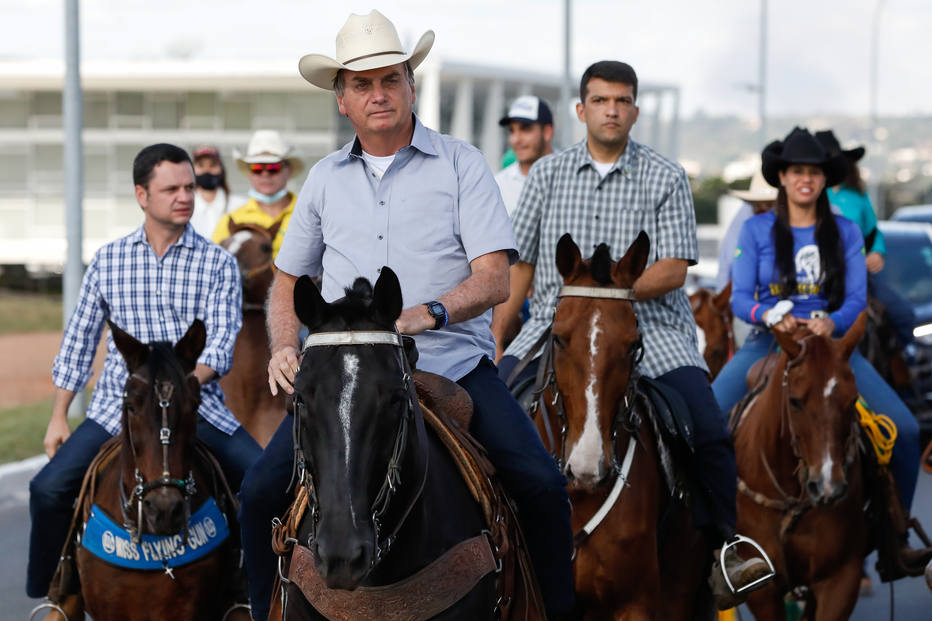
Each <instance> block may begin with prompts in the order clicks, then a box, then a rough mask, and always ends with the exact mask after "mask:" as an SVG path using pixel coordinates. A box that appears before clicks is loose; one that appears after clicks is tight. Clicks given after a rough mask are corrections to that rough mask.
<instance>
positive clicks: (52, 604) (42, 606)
mask: <svg viewBox="0 0 932 621" xmlns="http://www.w3.org/2000/svg"><path fill="white" fill-rule="evenodd" d="M45 609H49V610H54V611H55V612H57V613H58V614H60V615H61V616H62V617H63V618H64V619H65V621H71V620H70V619H69V618H68V614H67V613H66V612H65V611H64V610H62V607H61V606H59V605H58V604H56V603H55V602H52V601H47V602H42V603H41V604H39V605H38V606H36V607H35V608H33V609H32V610H30V611H29V618H28V619H27V620H26V621H32V620H33V619H35V617H36V615H37V614H39V612H40V611H42V610H45Z"/></svg>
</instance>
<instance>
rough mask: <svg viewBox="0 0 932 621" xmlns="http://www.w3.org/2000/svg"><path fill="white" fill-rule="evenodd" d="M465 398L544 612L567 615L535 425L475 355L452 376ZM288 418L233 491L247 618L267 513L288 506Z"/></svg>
mask: <svg viewBox="0 0 932 621" xmlns="http://www.w3.org/2000/svg"><path fill="white" fill-rule="evenodd" d="M458 383H459V384H460V386H462V387H463V388H465V389H466V392H468V393H469V396H470V397H472V400H473V409H474V413H473V419H472V425H471V427H470V432H471V433H472V435H473V436H474V437H475V438H476V439H477V440H478V441H479V442H480V443H482V445H483V446H484V447H485V449H486V451H487V452H488V455H489V459H490V460H491V461H492V463H493V464H494V465H495V468H496V470H497V472H498V475H499V477H500V478H501V480H502V482H503V483H504V485H505V487H506V488H507V489H508V492H509V493H510V494H511V495H512V497H513V498H514V500H515V502H516V503H517V505H518V509H519V511H520V514H521V515H522V516H524V518H525V519H523V520H522V522H521V526H522V528H523V529H524V535H525V537H526V538H527V542H528V547H529V548H530V551H531V557H532V560H533V562H534V568H535V570H536V572H537V578H538V580H539V581H540V585H541V592H542V594H543V596H544V602H545V603H546V605H547V609H548V611H550V612H551V613H556V612H567V611H569V610H570V609H571V608H572V606H573V602H574V597H575V595H574V592H573V576H572V566H571V565H572V553H573V542H572V531H571V527H570V504H569V499H568V497H567V494H566V489H565V485H566V480H565V479H564V478H563V475H561V474H560V471H559V470H558V469H557V466H556V462H554V460H553V458H552V457H551V456H550V455H549V454H548V453H547V451H546V450H545V449H544V446H543V444H541V441H540V437H539V436H538V435H537V430H536V429H535V428H534V425H533V424H532V423H531V420H530V419H529V418H528V417H527V415H526V414H525V413H524V411H523V410H522V409H521V408H520V406H518V404H517V402H515V400H514V399H513V398H512V396H511V394H510V393H509V392H508V390H507V389H506V388H505V385H504V384H503V383H502V382H501V380H499V379H498V374H497V372H496V369H495V365H493V364H492V362H491V361H490V360H489V359H488V358H483V359H482V360H481V361H480V362H479V364H478V365H477V366H476V368H475V369H473V370H472V371H471V372H470V373H469V374H467V375H466V376H465V377H463V378H462V379H460V380H459V382H458ZM293 424H294V421H293V418H292V417H291V416H290V415H289V416H286V417H285V420H284V421H282V424H281V426H279V428H278V431H276V432H275V435H274V436H272V439H271V440H270V441H269V444H268V445H267V446H266V447H265V451H263V453H262V456H261V457H260V458H259V459H258V460H257V461H256V463H255V465H254V466H253V467H252V468H251V469H250V470H249V472H247V473H246V477H245V478H244V480H243V486H242V488H241V489H240V493H239V498H240V528H241V529H242V538H243V550H244V552H245V558H246V574H247V576H248V578H249V601H250V604H251V606H252V614H253V618H255V619H265V618H266V617H268V613H269V604H270V602H271V598H272V584H273V582H274V578H275V572H276V566H277V562H278V560H277V557H276V556H275V554H274V553H273V552H272V548H271V546H270V544H269V541H270V539H271V536H272V528H271V523H272V518H274V517H280V516H281V515H282V514H283V513H284V512H285V510H286V509H287V508H288V505H289V504H290V499H289V498H288V496H287V494H286V493H285V490H286V488H287V487H288V482H289V480H290V477H291V469H292V459H293V456H294V452H293V451H294V449H293V445H292V438H291V428H292V425H293Z"/></svg>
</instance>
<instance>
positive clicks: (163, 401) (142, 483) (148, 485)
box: [120, 372, 197, 545]
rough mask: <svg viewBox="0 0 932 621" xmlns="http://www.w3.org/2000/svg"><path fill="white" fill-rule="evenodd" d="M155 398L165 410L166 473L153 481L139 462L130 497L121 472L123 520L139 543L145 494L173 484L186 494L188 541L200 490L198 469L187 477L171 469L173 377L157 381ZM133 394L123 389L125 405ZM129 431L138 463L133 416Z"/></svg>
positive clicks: (184, 540)
mask: <svg viewBox="0 0 932 621" xmlns="http://www.w3.org/2000/svg"><path fill="white" fill-rule="evenodd" d="M192 377H194V373H193V372H192V373H189V374H188V375H187V376H186V377H185V379H186V380H187V379H188V378H192ZM130 378H131V379H135V380H137V381H139V382H142V383H143V384H146V385H149V384H151V382H150V381H149V380H148V379H146V378H144V377H143V376H141V375H139V374H138V373H133V374H132V375H131V376H130ZM154 392H155V398H156V399H157V400H158V404H159V408H161V410H162V427H161V428H160V429H159V442H160V443H161V444H162V475H161V476H160V477H159V478H157V479H153V480H151V481H146V480H145V479H144V478H143V476H142V473H140V472H139V467H138V466H136V467H135V468H134V470H135V479H136V481H135V482H136V485H135V487H133V491H132V494H131V495H130V497H129V498H127V496H126V486H125V484H124V482H123V475H122V474H121V475H120V499H121V507H122V510H123V521H124V523H125V525H126V527H127V530H128V531H129V533H130V536H131V537H132V540H133V543H136V544H138V543H139V539H140V536H141V535H142V530H143V525H144V522H143V520H142V501H143V498H145V496H146V495H147V494H148V493H149V492H151V491H152V490H154V489H158V488H160V487H170V488H174V489H177V490H178V491H180V492H181V495H182V498H183V499H184V528H183V532H182V539H181V542H182V545H184V544H186V543H187V541H188V520H189V519H190V517H191V498H192V497H193V496H194V495H195V494H196V493H197V486H196V485H195V483H194V472H193V471H191V470H189V471H188V478H186V479H173V478H172V477H171V473H170V472H169V470H168V448H169V446H171V442H172V430H171V428H170V427H169V426H168V408H169V407H170V406H171V399H172V396H173V395H174V392H175V385H174V384H172V383H171V382H169V381H162V382H156V383H155V385H154ZM128 398H129V394H128V393H127V392H126V391H124V392H123V400H124V407H125V405H126V400H127V399H128ZM126 423H127V424H126V433H127V436H128V437H129V445H130V448H132V454H133V464H134V466H135V464H136V443H135V441H134V440H133V431H132V427H130V425H129V420H127V421H126ZM133 504H135V505H136V526H135V527H133V526H132V520H131V519H130V518H129V516H130V515H131V514H132V509H133Z"/></svg>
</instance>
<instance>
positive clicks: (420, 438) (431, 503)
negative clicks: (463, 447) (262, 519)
mask: <svg viewBox="0 0 932 621" xmlns="http://www.w3.org/2000/svg"><path fill="white" fill-rule="evenodd" d="M294 303H295V311H296V312H297V315H298V318H299V319H300V320H301V321H302V322H303V323H304V324H305V325H306V326H307V327H308V328H309V330H310V333H311V336H310V337H309V341H308V342H307V343H311V342H314V340H315V339H316V342H315V344H316V345H318V346H310V345H306V347H305V351H304V354H303V358H302V360H301V366H300V370H299V371H298V373H297V375H296V377H295V427H296V430H295V439H296V443H295V449H296V470H297V475H296V476H297V480H299V481H300V482H301V483H302V484H304V485H305V486H306V488H307V491H308V495H309V497H310V499H311V502H310V504H309V508H308V511H307V512H306V514H305V517H304V519H303V521H302V522H301V524H300V526H299V528H298V534H297V537H296V539H297V542H298V544H297V546H296V547H300V546H307V547H308V548H309V549H310V551H311V552H312V553H313V565H314V567H315V568H316V572H317V574H318V575H319V577H320V579H321V580H322V581H323V583H325V585H326V587H327V588H329V589H339V590H342V591H353V590H357V589H361V591H366V590H368V589H367V587H380V586H385V585H393V584H396V583H399V582H400V581H403V580H405V579H407V578H409V577H410V576H412V574H415V573H416V572H418V571H419V570H422V569H424V568H425V567H427V566H428V565H429V564H430V563H431V562H432V561H434V560H435V559H437V558H438V557H440V556H441V555H443V554H444V552H446V551H448V550H450V549H451V548H453V547H454V546H456V545H457V544H458V543H460V542H462V541H464V540H466V539H469V538H473V537H476V536H477V535H480V534H481V532H482V530H483V528H485V522H484V518H483V514H482V512H481V510H480V508H479V506H478V505H477V503H476V502H475V501H474V500H473V498H472V496H471V495H470V492H469V490H468V489H467V487H466V485H465V484H464V482H463V479H462V478H461V475H460V472H459V471H458V469H457V467H456V464H455V463H454V462H453V460H452V459H451V458H450V456H449V454H448V453H447V451H446V450H445V448H444V447H443V445H442V444H441V443H440V442H439V440H438V439H437V438H436V437H435V436H434V434H433V433H432V432H431V431H429V430H427V429H426V428H425V424H424V420H423V418H422V413H421V411H420V409H419V407H418V405H417V397H416V395H415V394H414V389H413V388H412V387H411V382H410V367H409V365H408V362H407V360H408V359H407V358H406V353H405V350H404V348H403V347H402V343H401V340H400V338H401V337H400V336H399V335H398V334H397V332H395V328H394V324H395V320H396V319H398V317H399V315H400V314H401V310H402V298H401V287H400V286H399V284H398V278H397V277H396V276H395V274H394V272H392V271H391V270H390V269H389V268H387V267H385V268H382V270H381V275H380V276H379V279H378V281H377V282H376V283H375V287H374V288H373V287H372V286H371V284H370V283H369V281H367V280H366V279H363V278H359V279H357V280H356V281H355V283H354V284H353V286H352V288H349V289H347V290H346V296H345V297H344V298H342V299H340V300H338V301H336V302H334V303H332V304H328V303H326V302H325V301H324V299H323V298H322V297H321V295H320V293H319V292H318V290H317V288H316V287H315V286H314V284H313V283H312V282H311V280H310V279H309V278H307V277H302V278H300V279H298V281H297V283H296V285H295V290H294ZM330 336H332V337H333V338H334V339H335V340H333V342H332V344H331V343H330V342H328V341H327V339H328V338H329V337H330ZM347 341H351V342H347ZM294 559H295V556H294V553H293V554H292V557H291V560H290V561H289V562H290V563H295V560H294ZM285 575H288V574H287V573H286V574H285ZM284 589H285V591H284V592H283V594H282V595H283V597H282V600H281V603H282V605H283V608H284V613H285V614H284V616H285V617H286V618H288V619H324V618H325V617H324V616H323V615H321V614H320V613H319V612H318V611H317V610H315V609H314V608H313V607H312V606H311V605H310V604H308V602H307V601H306V600H305V598H304V597H303V595H302V591H301V590H300V589H299V588H298V587H297V586H296V585H295V583H294V582H291V583H288V584H286V586H285V587H284ZM496 595H497V591H496V585H495V573H494V572H492V573H490V574H487V575H485V576H484V577H482V578H481V579H479V581H478V582H477V583H476V585H475V586H474V587H473V588H472V590H471V591H469V592H468V593H467V594H466V595H465V596H464V597H462V598H460V599H458V601H456V602H455V603H453V605H452V606H450V607H449V608H447V609H446V610H444V611H443V612H438V613H437V614H436V616H434V617H433V618H436V619H470V620H474V619H489V618H491V617H492V616H493V614H494V609H495V605H496ZM344 612H346V611H344ZM346 614H347V615H348V616H347V617H346V618H354V614H353V613H352V612H351V611H350V612H346ZM355 616H356V617H358V614H357V615H355Z"/></svg>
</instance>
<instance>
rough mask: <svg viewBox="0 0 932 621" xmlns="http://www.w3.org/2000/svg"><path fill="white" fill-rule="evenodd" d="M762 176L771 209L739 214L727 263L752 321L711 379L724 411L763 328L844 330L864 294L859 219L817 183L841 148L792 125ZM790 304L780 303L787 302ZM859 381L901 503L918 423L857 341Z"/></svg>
mask: <svg viewBox="0 0 932 621" xmlns="http://www.w3.org/2000/svg"><path fill="white" fill-rule="evenodd" d="M762 169H763V173H764V177H765V178H766V179H767V181H768V183H770V184H771V185H773V186H775V187H777V188H778V190H779V193H778V195H777V201H776V206H775V208H774V210H773V211H772V212H768V213H764V214H760V215H757V216H754V217H752V218H751V219H749V220H748V221H747V222H745V224H744V227H743V228H742V230H741V234H740V236H739V238H738V249H737V251H736V252H735V260H734V264H733V266H732V277H733V281H732V309H733V310H734V313H735V316H736V317H738V318H740V319H743V320H744V321H747V322H749V323H751V324H752V325H754V326H756V328H755V329H754V331H752V333H751V335H750V336H749V337H748V339H747V340H746V341H745V344H744V346H743V347H742V348H741V349H740V350H738V352H737V353H736V354H735V356H734V358H732V359H731V361H729V362H728V364H726V365H725V367H724V368H723V369H722V371H721V373H719V375H718V377H717V378H716V379H715V382H714V383H713V384H712V390H713V392H714V393H715V398H716V399H717V401H718V404H719V406H720V407H721V408H722V410H723V411H725V412H728V411H730V410H731V409H732V408H733V407H734V406H735V404H736V403H737V402H738V401H739V400H740V399H741V397H742V396H743V395H744V393H745V390H746V383H745V382H746V377H747V374H748V371H749V370H750V368H751V366H752V365H753V364H754V363H755V362H757V361H758V360H760V359H761V358H762V357H764V356H765V355H767V353H769V352H770V351H772V348H773V342H774V338H773V335H772V334H771V333H770V332H769V331H767V330H766V327H770V328H771V329H772V330H779V331H785V332H792V331H793V330H795V328H796V327H797V325H799V324H806V325H807V326H808V327H809V329H810V330H812V331H813V332H814V333H816V334H825V335H835V336H839V335H841V334H844V333H845V332H846V331H847V330H848V328H849V327H850V326H851V324H852V323H854V320H855V319H857V317H858V315H859V314H860V312H861V311H862V310H864V308H865V306H866V304H867V270H866V268H865V264H864V243H863V237H862V236H861V232H860V230H859V229H858V226H857V225H856V224H854V223H853V222H851V221H850V220H848V219H846V218H844V217H842V216H839V215H835V214H833V213H832V211H831V207H830V205H829V201H828V197H827V196H826V192H825V189H826V187H828V186H830V185H832V184H836V183H838V182H839V181H840V179H841V177H842V176H843V175H844V173H845V162H844V160H843V156H842V155H841V154H836V155H833V156H832V155H829V154H828V153H827V152H826V151H825V150H824V149H823V148H822V146H821V145H820V144H819V143H818V142H817V141H816V140H815V138H813V136H812V135H811V134H810V133H809V132H808V131H807V130H805V129H799V128H796V129H794V130H793V131H792V132H790V134H789V135H788V136H787V137H786V138H785V139H784V140H783V141H776V142H773V143H771V144H770V145H768V146H767V147H766V148H765V149H764V152H763V155H762ZM783 300H789V301H790V302H792V309H791V310H790V311H789V312H785V314H784V309H785V307H786V306H787V303H786V302H784V301H783ZM851 370H852V371H853V372H854V376H855V380H856V382H857V387H858V391H859V392H860V393H861V395H862V396H863V397H864V399H865V400H866V401H867V403H868V404H869V405H870V407H871V408H872V409H874V410H875V411H877V412H882V413H883V414H886V415H887V416H889V417H890V418H891V419H893V421H894V422H895V423H896V426H897V430H898V436H897V440H896V445H895V447H894V450H893V458H892V461H891V469H892V472H893V475H894V478H895V479H896V482H897V487H898V488H899V492H900V496H901V498H902V499H903V503H904V505H905V506H906V507H907V508H908V507H909V506H910V504H911V503H912V498H913V492H914V491H915V487H916V477H917V475H918V472H919V427H918V425H917V423H916V419H915V418H914V417H913V415H912V413H911V412H910V411H909V410H908V409H907V408H906V406H905V405H904V404H903V402H902V401H901V400H900V398H899V397H898V396H897V394H896V392H894V391H893V389H891V388H890V387H889V386H888V385H887V384H886V383H885V382H884V380H883V379H882V378H881V377H880V376H879V375H878V374H877V372H876V371H875V370H874V368H873V367H872V366H871V365H870V364H869V363H868V362H867V361H866V360H865V359H864V358H863V356H861V354H860V353H858V352H857V351H855V352H854V354H852V356H851Z"/></svg>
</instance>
